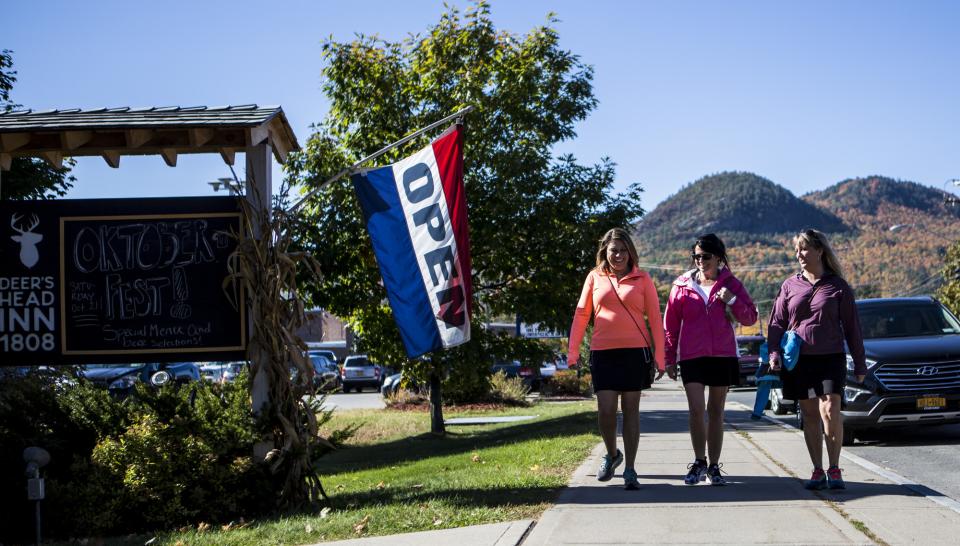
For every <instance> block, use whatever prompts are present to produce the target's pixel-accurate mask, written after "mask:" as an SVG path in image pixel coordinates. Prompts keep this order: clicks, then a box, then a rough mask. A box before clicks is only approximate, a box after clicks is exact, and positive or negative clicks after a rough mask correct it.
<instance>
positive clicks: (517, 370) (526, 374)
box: [490, 360, 541, 390]
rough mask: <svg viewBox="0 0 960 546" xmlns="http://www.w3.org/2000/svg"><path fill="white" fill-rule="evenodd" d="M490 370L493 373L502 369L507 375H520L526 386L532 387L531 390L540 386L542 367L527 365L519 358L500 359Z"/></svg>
mask: <svg viewBox="0 0 960 546" xmlns="http://www.w3.org/2000/svg"><path fill="white" fill-rule="evenodd" d="M490 371H492V372H493V373H497V372H499V371H502V372H503V373H505V374H506V375H507V377H519V378H521V379H522V380H523V383H524V384H525V385H526V386H528V387H530V390H537V389H539V388H540V382H541V377H540V368H533V367H530V366H525V365H523V364H521V363H520V361H519V360H498V361H496V362H494V363H493V366H491V367H490Z"/></svg>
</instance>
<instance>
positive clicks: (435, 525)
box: [433, 518, 443, 527]
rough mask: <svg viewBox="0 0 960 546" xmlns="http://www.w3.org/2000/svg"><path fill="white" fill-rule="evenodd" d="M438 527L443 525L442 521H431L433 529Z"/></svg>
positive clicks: (438, 519)
mask: <svg viewBox="0 0 960 546" xmlns="http://www.w3.org/2000/svg"><path fill="white" fill-rule="evenodd" d="M440 525H443V520H442V519H440V518H437V519H435V520H433V526H434V527H438V526H440Z"/></svg>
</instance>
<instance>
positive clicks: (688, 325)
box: [663, 267, 757, 366]
mask: <svg viewBox="0 0 960 546" xmlns="http://www.w3.org/2000/svg"><path fill="white" fill-rule="evenodd" d="M695 272H696V269H692V270H690V271H687V272H686V273H684V274H683V275H680V276H679V277H677V280H675V281H673V287H672V288H671V289H670V298H669V299H668V300H667V310H666V311H665V312H664V314H663V327H664V337H665V343H666V359H667V366H672V365H674V364H676V363H677V362H678V361H679V362H682V361H684V360H691V359H694V358H699V357H701V356H737V336H736V332H734V330H733V325H732V324H730V321H729V320H727V316H726V308H727V307H728V304H726V303H724V301H723V300H722V299H720V298H719V297H718V296H717V292H719V291H720V289H721V288H723V287H726V288H727V290H729V291H731V292H733V295H734V299H733V300H732V303H731V304H729V307H730V311H731V312H732V313H733V317H734V318H735V319H737V322H739V323H740V324H743V325H744V326H750V325H752V324H754V323H755V322H757V308H756V306H755V305H754V304H753V300H751V299H750V294H747V291H746V289H745V288H744V287H743V284H741V283H740V281H739V280H737V278H736V277H734V276H733V273H730V270H729V269H727V268H726V267H724V268H723V269H721V270H720V274H719V275H718V276H717V282H716V283H714V284H713V286H711V287H710V292H709V294H708V297H707V301H703V298H702V297H701V296H700V292H699V291H698V290H697V289H696V287H695V286H694V284H695V283H696V281H695V280H693V274H694V273H695ZM704 292H706V290H704Z"/></svg>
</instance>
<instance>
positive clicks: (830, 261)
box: [793, 229, 843, 277]
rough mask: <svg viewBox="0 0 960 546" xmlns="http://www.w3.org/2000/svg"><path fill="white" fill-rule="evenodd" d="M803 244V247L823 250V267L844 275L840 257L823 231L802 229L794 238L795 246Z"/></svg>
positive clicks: (837, 274)
mask: <svg viewBox="0 0 960 546" xmlns="http://www.w3.org/2000/svg"><path fill="white" fill-rule="evenodd" d="M801 245H803V248H813V249H816V250H820V251H822V255H821V257H820V260H821V262H822V263H823V268H824V269H826V270H827V271H829V272H831V273H833V274H834V275H836V276H838V277H843V268H841V267H840V259H839V258H837V255H836V254H834V252H833V249H832V248H830V242H829V241H827V236H826V235H824V234H823V232H822V231H817V230H815V229H807V230H804V231H801V232H800V234H799V235H797V236H796V237H794V238H793V246H794V247H795V248H800V246H801Z"/></svg>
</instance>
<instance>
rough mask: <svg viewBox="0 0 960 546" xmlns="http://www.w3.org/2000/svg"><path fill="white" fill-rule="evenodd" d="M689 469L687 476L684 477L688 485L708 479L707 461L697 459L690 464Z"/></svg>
mask: <svg viewBox="0 0 960 546" xmlns="http://www.w3.org/2000/svg"><path fill="white" fill-rule="evenodd" d="M687 469H688V470H689V472H687V475H686V477H684V478H683V483H685V484H687V485H697V484H698V483H700V482H702V481H703V480H705V479H707V461H705V460H703V459H697V460H695V461H693V462H692V463H690V464H688V465H687Z"/></svg>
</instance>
